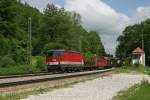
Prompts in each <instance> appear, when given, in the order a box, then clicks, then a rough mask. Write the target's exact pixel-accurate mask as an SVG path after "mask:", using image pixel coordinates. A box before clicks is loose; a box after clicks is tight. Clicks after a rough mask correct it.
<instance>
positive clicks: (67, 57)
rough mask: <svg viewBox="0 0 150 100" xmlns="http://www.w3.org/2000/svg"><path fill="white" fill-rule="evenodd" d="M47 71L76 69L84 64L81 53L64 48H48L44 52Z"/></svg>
mask: <svg viewBox="0 0 150 100" xmlns="http://www.w3.org/2000/svg"><path fill="white" fill-rule="evenodd" d="M46 55H47V56H46V62H47V65H48V71H49V72H51V71H67V70H78V69H81V68H82V67H83V66H84V60H83V55H82V54H80V53H77V52H72V51H66V50H48V51H47V53H46Z"/></svg>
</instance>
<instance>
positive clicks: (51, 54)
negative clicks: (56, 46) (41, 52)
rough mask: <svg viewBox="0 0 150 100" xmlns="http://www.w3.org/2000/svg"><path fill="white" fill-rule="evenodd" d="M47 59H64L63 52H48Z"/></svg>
mask: <svg viewBox="0 0 150 100" xmlns="http://www.w3.org/2000/svg"><path fill="white" fill-rule="evenodd" d="M47 57H49V58H59V57H63V51H47Z"/></svg>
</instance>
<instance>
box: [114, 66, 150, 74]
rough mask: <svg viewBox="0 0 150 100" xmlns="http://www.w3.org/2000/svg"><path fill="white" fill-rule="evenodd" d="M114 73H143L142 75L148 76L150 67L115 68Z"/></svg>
mask: <svg viewBox="0 0 150 100" xmlns="http://www.w3.org/2000/svg"><path fill="white" fill-rule="evenodd" d="M115 72H116V73H130V72H135V73H143V74H148V75H150V67H144V66H123V67H118V68H116V69H115Z"/></svg>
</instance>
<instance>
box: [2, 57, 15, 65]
mask: <svg viewBox="0 0 150 100" xmlns="http://www.w3.org/2000/svg"><path fill="white" fill-rule="evenodd" d="M14 65H16V62H15V61H14V60H13V59H12V58H11V56H9V55H6V56H1V57H0V67H8V66H14Z"/></svg>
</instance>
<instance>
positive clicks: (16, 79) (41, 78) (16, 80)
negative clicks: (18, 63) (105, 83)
mask: <svg viewBox="0 0 150 100" xmlns="http://www.w3.org/2000/svg"><path fill="white" fill-rule="evenodd" d="M112 70H113V68H111V69H104V70H96V71H87V72H76V73H64V74H51V73H41V74H30V75H22V76H21V75H17V76H2V77H0V88H5V87H12V86H19V85H26V84H33V83H38V82H46V81H53V80H59V79H65V78H72V77H78V76H86V75H92V74H99V73H105V72H110V71H112Z"/></svg>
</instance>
